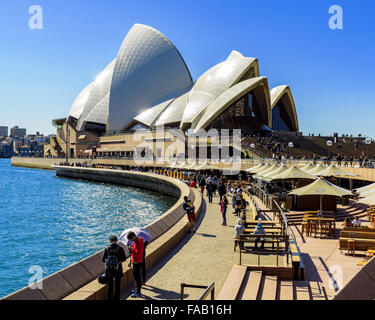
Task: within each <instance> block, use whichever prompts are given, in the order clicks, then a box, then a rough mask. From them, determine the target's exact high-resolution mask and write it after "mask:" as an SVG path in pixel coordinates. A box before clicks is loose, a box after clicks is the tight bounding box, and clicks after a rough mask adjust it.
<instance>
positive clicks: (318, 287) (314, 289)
mask: <svg viewBox="0 0 375 320" xmlns="http://www.w3.org/2000/svg"><path fill="white" fill-rule="evenodd" d="M309 285H310V289H311V297H312V300H328V299H327V294H326V290H325V287H324V286H323V284H322V283H321V282H317V281H310V282H309Z"/></svg>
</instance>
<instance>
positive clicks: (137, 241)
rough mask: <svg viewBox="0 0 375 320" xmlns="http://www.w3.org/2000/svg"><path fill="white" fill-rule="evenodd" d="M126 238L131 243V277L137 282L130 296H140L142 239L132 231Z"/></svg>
mask: <svg viewBox="0 0 375 320" xmlns="http://www.w3.org/2000/svg"><path fill="white" fill-rule="evenodd" d="M127 238H128V240H130V241H132V242H133V244H132V245H131V247H129V250H130V252H131V254H132V258H131V261H132V265H133V277H134V279H135V282H136V284H137V288H136V291H135V292H134V293H133V294H132V295H131V297H132V298H139V297H141V287H142V262H143V252H144V239H143V238H142V237H137V235H136V234H135V233H134V232H129V233H128V236H127Z"/></svg>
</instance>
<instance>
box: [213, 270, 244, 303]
mask: <svg viewBox="0 0 375 320" xmlns="http://www.w3.org/2000/svg"><path fill="white" fill-rule="evenodd" d="M246 272H247V267H245V266H240V265H233V267H232V269H231V271H230V272H229V275H228V277H227V278H226V280H225V282H224V284H223V286H222V287H221V290H220V292H219V294H218V295H217V297H216V300H236V299H237V297H238V294H239V292H240V289H241V287H242V283H243V280H244V278H245V275H246Z"/></svg>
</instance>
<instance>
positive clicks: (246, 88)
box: [45, 24, 299, 156]
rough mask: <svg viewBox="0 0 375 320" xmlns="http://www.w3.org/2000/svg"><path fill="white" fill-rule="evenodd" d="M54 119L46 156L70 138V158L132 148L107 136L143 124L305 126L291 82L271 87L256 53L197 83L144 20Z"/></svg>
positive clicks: (248, 129) (233, 59)
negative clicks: (54, 130) (53, 133)
mask: <svg viewBox="0 0 375 320" xmlns="http://www.w3.org/2000/svg"><path fill="white" fill-rule="evenodd" d="M53 124H54V125H55V126H56V127H57V129H58V130H57V131H58V132H57V135H56V137H54V138H53V139H52V140H51V142H50V145H48V146H46V148H45V155H47V156H48V155H49V156H62V155H64V153H65V150H67V149H68V148H67V146H66V141H69V143H70V145H69V150H70V153H71V154H70V156H79V155H81V156H83V155H87V154H92V152H93V150H94V151H99V150H100V149H101V150H103V146H102V145H103V144H104V145H107V146H106V148H105V150H111V147H112V150H113V151H115V150H117V151H120V152H124V154H125V153H126V152H130V149H127V148H129V145H131V144H129V143H128V144H127V145H126V146H125V144H126V143H124V142H125V140H126V138H125V140H124V141H122V140H121V139H120V140H118V139H117V140H116V139H112V140H110V138H108V137H109V136H111V135H112V136H118V135H120V134H123V135H125V136H128V135H130V134H131V133H132V132H134V131H135V130H138V129H145V130H150V131H157V130H158V129H160V128H162V129H165V128H179V129H181V130H182V131H183V132H185V133H186V134H189V133H194V132H197V131H198V130H200V129H206V130H207V129H211V128H215V129H241V130H242V132H243V133H245V134H251V133H259V132H266V131H268V132H269V131H271V130H274V131H289V132H290V131H291V132H298V131H299V127H298V117H297V111H296V107H295V104H294V100H293V95H292V92H291V90H290V88H289V86H287V85H283V86H278V87H275V88H272V89H270V88H269V84H268V79H267V77H264V76H261V75H260V71H259V65H258V60H257V59H256V58H248V57H244V56H243V55H242V54H241V53H239V52H238V51H232V52H231V53H230V54H229V56H228V57H227V59H226V60H225V61H223V62H221V63H219V64H217V65H215V66H213V67H212V68H211V69H209V70H208V71H206V72H205V73H204V74H203V75H201V76H200V77H199V78H198V79H197V80H196V81H195V82H194V81H193V79H192V76H191V74H190V72H189V69H188V66H187V65H186V63H185V62H184V59H183V57H182V56H181V54H180V53H179V52H178V50H177V49H176V47H175V46H174V45H173V44H172V43H171V42H170V41H169V40H168V39H167V37H166V36H165V35H163V34H162V33H160V32H159V31H157V30H155V29H154V28H151V27H149V26H146V25H141V24H135V25H134V26H133V27H132V28H131V30H130V31H129V33H128V34H127V36H126V37H125V39H124V41H123V43H122V46H121V48H120V50H119V52H118V54H117V56H116V58H115V59H113V60H112V61H111V62H110V63H109V64H108V65H107V66H106V67H105V68H104V70H103V71H102V72H101V73H100V74H99V75H98V76H97V78H96V79H95V81H93V82H92V83H90V84H89V85H87V86H86V87H85V88H84V89H83V90H82V91H81V92H80V94H79V95H78V96H77V97H76V99H75V101H74V102H73V104H72V106H71V109H70V112H69V115H68V117H67V118H64V119H56V120H54V121H53ZM67 128H69V130H67ZM103 136H105V137H106V138H105V139H101V138H100V137H103ZM111 141H112V144H113V145H112V146H111Z"/></svg>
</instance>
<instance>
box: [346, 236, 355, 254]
mask: <svg viewBox="0 0 375 320" xmlns="http://www.w3.org/2000/svg"><path fill="white" fill-rule="evenodd" d="M350 250H352V253H353V257H354V256H355V240H354V239H350V240H348V255H349V254H350Z"/></svg>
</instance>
